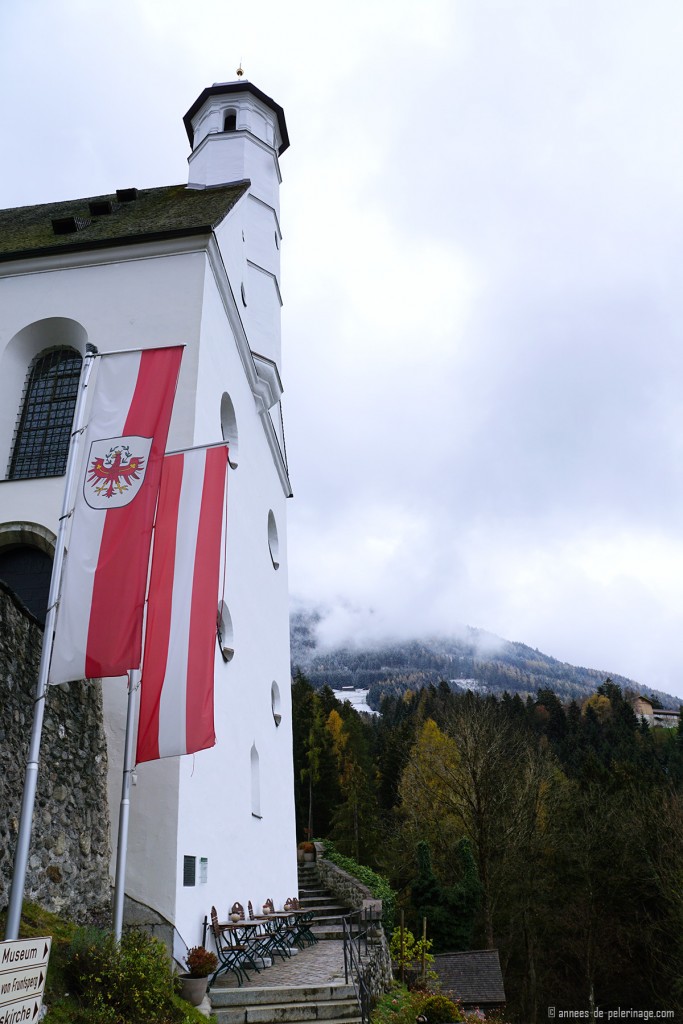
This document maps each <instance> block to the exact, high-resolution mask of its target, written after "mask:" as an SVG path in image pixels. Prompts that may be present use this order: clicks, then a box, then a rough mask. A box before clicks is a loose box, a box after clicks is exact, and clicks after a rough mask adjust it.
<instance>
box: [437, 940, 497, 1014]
mask: <svg viewBox="0 0 683 1024" xmlns="http://www.w3.org/2000/svg"><path fill="white" fill-rule="evenodd" d="M434 971H435V972H436V974H437V975H438V980H439V982H440V984H441V990H442V991H443V992H445V993H447V994H449V995H452V996H457V997H458V998H459V999H460V1001H461V1002H462V1004H463V1007H464V1008H465V1010H475V1009H477V1008H478V1009H479V1010H483V1011H487V1010H498V1009H501V1008H502V1007H504V1006H505V987H504V985H503V973H502V971H501V961H500V956H499V953H498V949H475V950H468V951H466V952H458V953H437V954H436V955H435V956H434Z"/></svg>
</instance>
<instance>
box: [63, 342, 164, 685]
mask: <svg viewBox="0 0 683 1024" xmlns="http://www.w3.org/2000/svg"><path fill="white" fill-rule="evenodd" d="M182 351H183V350H182V348H181V347H178V346H176V347H172V348H161V349H147V350H144V351H136V352H118V353H112V354H110V355H106V354H105V355H102V356H101V357H99V359H98V367H97V376H96V379H95V384H94V395H93V397H92V401H91V411H90V418H89V422H88V426H87V430H86V436H85V438H84V443H83V447H82V450H83V452H84V459H83V464H82V466H81V468H80V473H79V476H78V477H77V480H78V484H77V488H76V495H75V502H74V511H73V517H72V527H71V534H70V539H69V546H68V551H67V555H66V558H65V562H64V572H63V575H62V585H61V591H60V597H59V605H58V609H57V621H56V627H55V640H54V647H53V651H52V661H51V665H50V682H51V683H64V682H68V681H69V680H71V679H83V678H86V679H92V678H98V677H101V676H120V675H124V674H125V673H126V672H127V671H128V670H129V669H132V668H138V667H139V665H140V661H141V652H142V620H143V610H144V601H145V591H146V587H147V573H148V567H149V550H150V545H151V535H152V525H153V520H154V511H155V508H156V502H157V495H158V492H159V477H160V474H161V465H162V461H163V456H164V451H165V449H166V440H167V437H168V428H169V423H170V420H171V412H172V409H173V399H174V396H175V389H176V384H177V380H178V372H179V370H180V360H181V357H182Z"/></svg>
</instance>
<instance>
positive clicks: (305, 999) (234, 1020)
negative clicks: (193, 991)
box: [211, 985, 361, 1024]
mask: <svg viewBox="0 0 683 1024" xmlns="http://www.w3.org/2000/svg"><path fill="white" fill-rule="evenodd" d="M211 1008H212V1012H213V1014H214V1015H215V1017H216V1021H217V1024H304V1022H309V1021H324V1022H325V1024H360V1020H361V1016H360V1009H359V1007H358V1000H357V999H356V996H355V995H354V991H353V985H312V986H307V987H298V988H294V987H283V988H247V987H244V988H238V989H234V988H231V989H229V988H225V989H221V988H214V989H212V991H211Z"/></svg>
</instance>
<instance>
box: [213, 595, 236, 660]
mask: <svg viewBox="0 0 683 1024" xmlns="http://www.w3.org/2000/svg"><path fill="white" fill-rule="evenodd" d="M216 639H217V640H218V648H219V650H220V652H221V656H222V658H223V661H226V662H227V661H232V659H233V657H234V656H235V647H234V642H235V641H234V637H233V630H232V618H231V615H230V612H229V611H228V606H227V604H226V603H225V601H221V602H220V604H219V605H218V617H217V619H216Z"/></svg>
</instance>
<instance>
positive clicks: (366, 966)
mask: <svg viewBox="0 0 683 1024" xmlns="http://www.w3.org/2000/svg"><path fill="white" fill-rule="evenodd" d="M315 847H316V866H317V868H318V874H319V875H320V881H321V882H322V884H323V885H324V886H325V888H327V889H329V890H330V892H332V893H334V895H335V896H336V897H337V899H338V900H339V901H340V902H341V903H345V904H346V905H347V906H349V907H353V909H354V910H366V909H367V910H371V911H372V914H373V917H374V918H375V919H376V920H377V922H379V921H381V918H382V901H381V900H378V899H375V897H374V896H373V895H372V893H371V892H370V890H369V889H368V887H367V886H365V885H363V883H362V882H359V880H358V879H357V878H354V876H353V875H350V874H349V873H348V871H344V870H343V869H342V868H340V867H337V865H336V864H333V863H332V861H331V860H325V858H324V857H323V855H322V854H323V844H322V843H316V844H315ZM363 961H364V962H363V978H364V981H365V985H366V987H367V989H368V992H369V993H370V998H371V999H372V1000H373V1001H374V1000H375V999H377V998H379V996H381V995H382V993H383V992H387V991H388V990H389V988H390V987H391V983H392V981H393V971H392V967H391V955H390V953H389V945H388V943H387V938H386V935H385V934H384V929H383V928H382V927H381V925H378V928H377V932H376V935H375V938H374V941H373V942H369V943H368V950H367V956H364V957H363Z"/></svg>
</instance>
